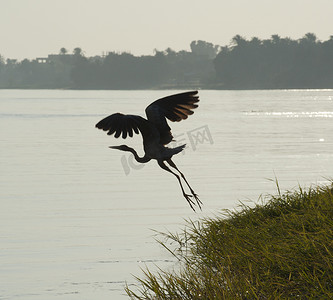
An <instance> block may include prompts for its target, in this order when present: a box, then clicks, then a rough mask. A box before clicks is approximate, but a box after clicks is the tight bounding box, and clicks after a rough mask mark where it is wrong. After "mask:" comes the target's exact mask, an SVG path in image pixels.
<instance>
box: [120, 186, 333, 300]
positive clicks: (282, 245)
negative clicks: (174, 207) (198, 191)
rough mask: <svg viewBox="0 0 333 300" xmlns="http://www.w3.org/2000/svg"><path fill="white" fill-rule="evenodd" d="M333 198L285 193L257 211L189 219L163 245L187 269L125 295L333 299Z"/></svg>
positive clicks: (316, 191)
mask: <svg viewBox="0 0 333 300" xmlns="http://www.w3.org/2000/svg"><path fill="white" fill-rule="evenodd" d="M332 194H333V189H332V186H325V187H312V188H309V189H307V190H304V189H302V188H299V190H297V191H287V192H285V193H283V194H281V192H280V190H279V189H278V195H270V196H267V197H264V199H263V200H262V201H261V203H260V204H256V205H255V206H253V207H250V206H248V205H245V204H243V203H241V204H240V207H239V209H237V210H236V211H231V210H225V211H223V213H222V214H221V215H219V216H218V217H215V218H206V219H202V220H199V221H197V222H193V221H187V225H186V227H185V229H184V230H183V231H182V232H181V233H180V234H172V233H170V232H169V233H163V234H162V237H163V239H161V240H160V241H159V243H160V244H161V245H162V246H164V247H165V248H166V249H167V250H168V251H170V252H171V253H173V255H174V256H175V257H176V258H177V259H178V260H179V261H180V264H179V265H178V264H177V266H175V267H174V269H173V270H171V271H170V270H168V271H164V270H161V269H160V270H158V271H157V272H156V273H152V272H151V271H149V270H148V269H146V270H143V273H144V274H143V276H142V278H136V279H137V284H136V285H135V286H131V287H129V286H126V287H125V290H126V292H127V294H128V295H129V296H130V297H131V298H132V299H191V300H193V299H333V195H332ZM162 240H163V241H162Z"/></svg>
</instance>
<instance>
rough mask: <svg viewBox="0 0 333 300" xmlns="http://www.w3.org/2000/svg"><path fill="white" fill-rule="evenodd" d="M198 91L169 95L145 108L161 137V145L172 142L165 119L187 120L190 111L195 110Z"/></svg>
mask: <svg viewBox="0 0 333 300" xmlns="http://www.w3.org/2000/svg"><path fill="white" fill-rule="evenodd" d="M197 94H198V91H192V92H186V93H181V94H176V95H171V96H168V97H164V98H161V99H158V100H156V101H155V102H153V103H151V104H150V105H149V106H148V107H147V108H146V115H147V118H148V120H149V121H150V122H152V123H154V124H155V126H156V128H157V129H158V131H159V133H160V136H161V140H160V142H161V144H164V145H165V144H168V143H170V142H171V141H172V138H173V137H172V134H171V128H170V127H169V126H168V123H167V121H166V118H167V119H169V120H170V121H172V122H179V121H181V120H185V119H187V117H188V116H189V115H192V114H193V111H192V109H194V108H197V107H198V105H197V104H195V103H197V102H199V96H197Z"/></svg>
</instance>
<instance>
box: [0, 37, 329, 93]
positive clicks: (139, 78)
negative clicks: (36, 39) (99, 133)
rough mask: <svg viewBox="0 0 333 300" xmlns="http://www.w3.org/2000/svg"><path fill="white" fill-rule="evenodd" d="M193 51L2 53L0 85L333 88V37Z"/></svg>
mask: <svg viewBox="0 0 333 300" xmlns="http://www.w3.org/2000/svg"><path fill="white" fill-rule="evenodd" d="M190 49H191V51H185V50H182V51H178V52H176V51H174V50H172V49H170V48H168V49H166V50H164V51H158V50H155V51H154V55H143V56H134V55H132V54H131V53H128V52H121V53H116V52H109V53H107V54H106V55H102V56H94V57H87V56H85V54H84V52H83V51H82V49H81V48H75V49H74V50H73V52H72V53H69V52H68V51H67V49H66V48H61V49H60V51H59V54H53V55H48V57H47V58H37V59H34V60H28V59H24V60H22V61H16V60H12V59H7V60H5V59H4V58H3V57H2V56H1V55H0V88H68V89H69V88H73V89H154V88H155V89H158V88H216V89H274V88H333V36H331V37H330V39H328V40H327V41H320V40H318V39H317V37H316V35H315V34H313V33H307V34H306V35H305V36H304V37H302V38H301V39H298V40H292V39H290V38H281V37H280V36H279V35H272V36H271V38H270V39H265V40H260V39H259V38H256V37H254V38H252V39H249V40H248V39H246V38H244V37H241V36H240V35H236V36H235V37H233V38H232V40H231V43H230V45H228V46H224V47H221V46H219V45H214V44H212V43H209V42H205V41H201V40H199V41H193V42H191V44H190Z"/></svg>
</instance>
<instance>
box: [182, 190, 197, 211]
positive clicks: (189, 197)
mask: <svg viewBox="0 0 333 300" xmlns="http://www.w3.org/2000/svg"><path fill="white" fill-rule="evenodd" d="M183 196H184V198H185V199H186V201H187V203H188V204H189V205H190V207H191V208H192V209H193V211H195V209H194V207H193V205H195V202H194V201H193V200H192V199H191V197H192V195H188V194H185V193H183Z"/></svg>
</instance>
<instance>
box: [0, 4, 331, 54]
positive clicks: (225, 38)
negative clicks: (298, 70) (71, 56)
mask: <svg viewBox="0 0 333 300" xmlns="http://www.w3.org/2000/svg"><path fill="white" fill-rule="evenodd" d="M0 7H1V17H0V29H1V30H0V54H1V55H2V56H4V57H5V58H17V59H23V58H26V57H27V58H30V59H31V58H35V57H44V56H47V54H50V53H58V52H59V50H60V48H61V47H65V48H66V49H68V50H69V51H70V52H72V50H73V48H75V47H81V48H82V49H83V50H84V51H85V53H86V55H87V56H93V55H101V54H102V52H103V51H128V52H131V53H133V54H135V55H142V54H153V51H154V49H158V50H165V49H166V48H168V47H170V48H172V49H174V50H176V51H178V50H189V49H190V48H189V44H190V43H191V41H193V40H205V41H207V42H211V43H214V44H218V45H221V46H225V45H227V44H229V43H230V40H231V38H232V37H233V36H235V35H236V34H240V35H242V36H244V37H246V38H251V37H253V36H257V37H259V38H263V39H264V38H269V37H270V36H271V35H272V34H279V35H281V36H282V37H285V36H288V37H291V38H293V39H298V38H301V37H302V36H303V35H304V34H305V33H307V32H313V33H315V34H316V35H317V37H318V38H319V39H321V40H327V39H328V38H329V36H330V35H333V18H332V11H333V0H228V1H226V0H169V1H160V0H118V1H115V0H57V1H56V0H0Z"/></svg>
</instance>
